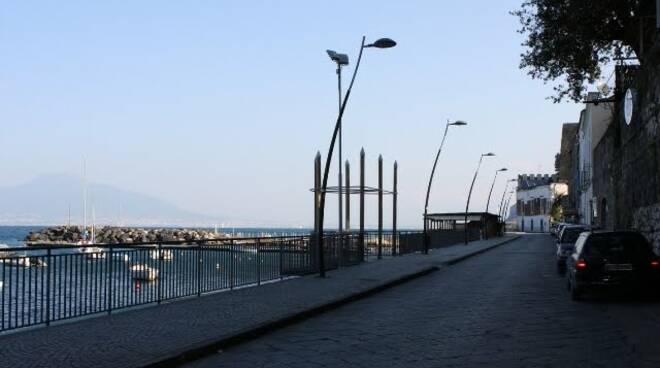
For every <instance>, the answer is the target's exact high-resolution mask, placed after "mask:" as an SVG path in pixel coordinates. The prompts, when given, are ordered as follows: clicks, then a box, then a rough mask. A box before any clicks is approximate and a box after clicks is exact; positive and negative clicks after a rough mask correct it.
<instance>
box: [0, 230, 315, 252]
mask: <svg viewBox="0 0 660 368" xmlns="http://www.w3.org/2000/svg"><path fill="white" fill-rule="evenodd" d="M43 228H44V226H0V244H7V245H9V246H13V247H15V246H23V245H24V244H25V243H24V239H25V237H26V236H27V235H28V234H29V233H30V232H31V231H39V230H41V229H43ZM205 230H213V229H205ZM218 231H219V232H223V233H227V234H233V235H234V236H239V237H253V236H285V235H307V234H309V232H310V229H300V228H239V227H237V228H218Z"/></svg>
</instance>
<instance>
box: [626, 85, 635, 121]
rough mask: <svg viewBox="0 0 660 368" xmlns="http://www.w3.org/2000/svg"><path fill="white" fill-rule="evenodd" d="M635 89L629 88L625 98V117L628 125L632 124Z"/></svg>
mask: <svg viewBox="0 0 660 368" xmlns="http://www.w3.org/2000/svg"><path fill="white" fill-rule="evenodd" d="M633 102H634V101H633V91H632V89H631V88H628V90H627V91H626V97H625V98H624V100H623V117H624V118H625V119H626V125H630V122H631V121H632V115H633Z"/></svg>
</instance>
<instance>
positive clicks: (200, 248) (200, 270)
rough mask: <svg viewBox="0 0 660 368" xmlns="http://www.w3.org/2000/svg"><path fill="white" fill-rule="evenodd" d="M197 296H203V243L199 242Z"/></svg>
mask: <svg viewBox="0 0 660 368" xmlns="http://www.w3.org/2000/svg"><path fill="white" fill-rule="evenodd" d="M197 296H198V297H199V296H202V243H197Z"/></svg>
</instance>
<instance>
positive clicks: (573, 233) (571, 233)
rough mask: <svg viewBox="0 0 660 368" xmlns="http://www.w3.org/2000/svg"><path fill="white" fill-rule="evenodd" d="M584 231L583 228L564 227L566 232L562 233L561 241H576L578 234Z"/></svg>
mask: <svg viewBox="0 0 660 368" xmlns="http://www.w3.org/2000/svg"><path fill="white" fill-rule="evenodd" d="M582 232H584V229H583V228H581V227H580V228H575V229H574V228H570V227H569V228H566V229H564V232H563V233H562V234H561V242H562V243H575V241H576V240H577V238H578V236H580V234H581V233H582Z"/></svg>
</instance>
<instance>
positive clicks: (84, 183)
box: [82, 157, 87, 242]
mask: <svg viewBox="0 0 660 368" xmlns="http://www.w3.org/2000/svg"><path fill="white" fill-rule="evenodd" d="M82 203H83V208H82V209H83V229H82V236H83V242H86V241H87V161H86V159H85V158H84V157H83V179H82Z"/></svg>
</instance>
